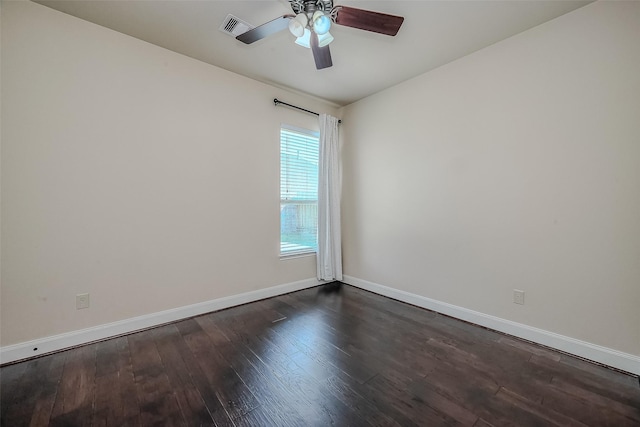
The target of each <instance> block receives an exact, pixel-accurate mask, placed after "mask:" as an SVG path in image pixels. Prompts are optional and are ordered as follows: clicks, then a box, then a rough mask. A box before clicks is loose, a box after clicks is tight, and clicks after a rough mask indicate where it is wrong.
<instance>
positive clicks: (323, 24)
mask: <svg viewBox="0 0 640 427" xmlns="http://www.w3.org/2000/svg"><path fill="white" fill-rule="evenodd" d="M311 22H313V31H314V32H315V33H316V34H317V35H319V36H321V35H323V34H326V33H328V32H329V30H330V29H331V18H329V17H328V16H327V15H325V13H324V12H322V11H320V10H316V11H315V13H314V14H313V17H312V19H311Z"/></svg>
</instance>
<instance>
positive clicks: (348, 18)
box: [332, 6, 404, 36]
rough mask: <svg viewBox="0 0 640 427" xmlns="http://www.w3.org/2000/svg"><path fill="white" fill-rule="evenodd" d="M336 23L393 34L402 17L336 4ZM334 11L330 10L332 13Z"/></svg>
mask: <svg viewBox="0 0 640 427" xmlns="http://www.w3.org/2000/svg"><path fill="white" fill-rule="evenodd" d="M333 9H334V11H335V14H336V15H335V17H336V18H335V22H336V24H340V25H344V26H346V27H353V28H358V29H360V30H365V31H372V32H374V33H380V34H385V35H387V36H395V35H396V34H398V30H400V26H401V25H402V22H404V18H403V17H402V16H395V15H387V14H386V13H380V12H372V11H370V10H364V9H356V8H354V7H348V6H336V7H334V8H333ZM333 13H334V12H332V14H333Z"/></svg>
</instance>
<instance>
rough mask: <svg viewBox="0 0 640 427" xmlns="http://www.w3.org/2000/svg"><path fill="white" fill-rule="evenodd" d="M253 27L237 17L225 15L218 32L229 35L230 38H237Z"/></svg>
mask: <svg viewBox="0 0 640 427" xmlns="http://www.w3.org/2000/svg"><path fill="white" fill-rule="evenodd" d="M253 28H254V27H253V25H251V24H248V23H246V22H244V21H243V20H242V19H240V18H238V17H237V16H233V15H227V17H226V18H224V22H223V23H222V25H220V28H219V29H220V31H222V32H223V33H226V34H228V35H230V36H231V37H237V36H239V35H240V34H244V33H246V32H247V31H249V30H251V29H253Z"/></svg>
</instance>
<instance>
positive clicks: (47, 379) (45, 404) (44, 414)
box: [29, 352, 67, 427]
mask: <svg viewBox="0 0 640 427" xmlns="http://www.w3.org/2000/svg"><path fill="white" fill-rule="evenodd" d="M47 357H50V358H51V364H50V365H49V366H48V371H47V372H46V373H45V374H44V375H41V376H40V375H38V376H37V377H36V378H38V380H39V381H41V382H40V383H39V385H38V386H37V390H36V391H34V393H36V394H37V399H36V405H35V407H34V409H33V413H32V415H31V420H30V422H29V425H30V426H32V427H35V426H45V425H48V424H49V421H50V419H51V413H52V411H53V405H54V404H55V401H56V396H57V393H58V387H59V384H60V380H61V378H62V372H63V369H64V365H65V361H66V358H67V353H66V352H60V353H56V354H52V355H50V356H47Z"/></svg>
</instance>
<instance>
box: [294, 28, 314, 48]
mask: <svg viewBox="0 0 640 427" xmlns="http://www.w3.org/2000/svg"><path fill="white" fill-rule="evenodd" d="M296 44H297V45H298V46H302V47H306V48H307V49H311V31H310V30H309V29H308V28H305V29H304V33H303V34H302V36H301V37H298V38H297V39H296Z"/></svg>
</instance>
